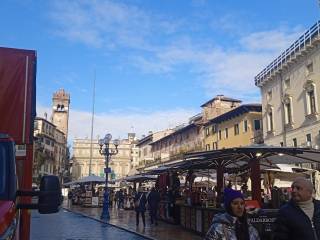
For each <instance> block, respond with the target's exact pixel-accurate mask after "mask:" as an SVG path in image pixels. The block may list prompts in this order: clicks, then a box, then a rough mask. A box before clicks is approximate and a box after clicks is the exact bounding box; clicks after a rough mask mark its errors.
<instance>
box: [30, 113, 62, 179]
mask: <svg viewBox="0 0 320 240" xmlns="http://www.w3.org/2000/svg"><path fill="white" fill-rule="evenodd" d="M34 137H35V139H36V141H35V145H34V162H33V181H34V182H38V180H39V177H41V176H44V175H56V176H59V178H60V180H61V181H62V179H63V174H64V171H65V170H66V169H65V163H66V157H67V141H66V138H65V135H64V133H63V132H62V131H60V130H59V129H57V127H56V126H55V125H54V124H53V123H51V122H49V121H48V120H46V119H45V118H39V117H37V118H36V119H35V122H34Z"/></svg>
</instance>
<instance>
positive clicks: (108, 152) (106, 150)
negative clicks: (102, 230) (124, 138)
mask: <svg viewBox="0 0 320 240" xmlns="http://www.w3.org/2000/svg"><path fill="white" fill-rule="evenodd" d="M111 139H112V135H111V134H110V133H107V134H106V136H105V137H104V138H103V139H99V145H100V149H99V153H100V154H101V155H103V156H104V158H105V166H106V168H105V169H104V172H105V174H106V186H105V188H104V195H103V208H102V213H101V219H104V220H109V219H110V215H109V189H108V174H109V173H111V169H110V168H109V160H110V158H111V156H112V155H115V154H117V153H118V146H119V144H120V141H119V140H118V139H115V140H113V145H114V146H115V149H114V148H112V149H111V148H110V146H109V144H110V142H111Z"/></svg>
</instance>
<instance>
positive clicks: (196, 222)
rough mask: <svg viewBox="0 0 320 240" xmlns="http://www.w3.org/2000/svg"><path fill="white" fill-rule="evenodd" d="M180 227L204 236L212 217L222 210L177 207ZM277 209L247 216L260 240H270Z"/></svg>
mask: <svg viewBox="0 0 320 240" xmlns="http://www.w3.org/2000/svg"><path fill="white" fill-rule="evenodd" d="M178 208H179V210H180V225H181V226H182V227H183V228H185V229H188V230H191V231H193V232H196V233H198V234H200V235H205V234H206V233H207V232H208V230H209V228H210V226H211V223H212V219H213V216H214V215H215V214H217V213H223V212H225V210H224V209H216V208H205V207H200V206H199V207H193V206H188V205H179V206H178ZM277 211H278V210H277V209H261V210H260V211H259V212H258V213H256V214H248V218H249V222H251V223H252V225H254V226H255V227H256V229H257V230H258V232H259V234H260V237H261V239H271V233H272V228H273V223H274V221H275V219H276V214H277Z"/></svg>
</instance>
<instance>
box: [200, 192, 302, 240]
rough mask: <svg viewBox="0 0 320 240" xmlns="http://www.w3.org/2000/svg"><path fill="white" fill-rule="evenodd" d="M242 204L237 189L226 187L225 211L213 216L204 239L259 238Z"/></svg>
mask: <svg viewBox="0 0 320 240" xmlns="http://www.w3.org/2000/svg"><path fill="white" fill-rule="evenodd" d="M244 204H245V203H244V198H243V195H242V194H241V193H240V192H239V191H235V190H233V189H231V188H226V189H225V190H224V207H225V209H226V212H225V213H222V214H216V215H215V216H214V218H213V221H212V225H211V227H210V229H209V231H208V233H207V235H206V236H205V240H226V239H227V240H260V237H259V234H258V231H257V230H256V229H255V228H254V227H253V226H252V225H251V224H249V223H248V220H247V216H246V212H245V207H244ZM305 240H306V239H305Z"/></svg>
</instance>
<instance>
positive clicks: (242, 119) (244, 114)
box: [204, 104, 263, 151]
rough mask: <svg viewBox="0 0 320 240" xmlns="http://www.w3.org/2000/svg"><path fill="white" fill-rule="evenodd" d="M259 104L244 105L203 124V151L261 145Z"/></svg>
mask: <svg viewBox="0 0 320 240" xmlns="http://www.w3.org/2000/svg"><path fill="white" fill-rule="evenodd" d="M261 119H262V116H261V104H244V105H241V106H239V107H236V108H234V109H232V110H230V111H228V112H226V113H224V114H221V115H219V116H217V117H215V118H213V119H211V120H209V121H208V122H206V123H205V124H204V136H205V137H204V142H205V144H204V145H205V150H206V151H209V150H217V149H223V148H231V147H241V146H248V145H251V144H255V143H262V142H263V137H262V122H261Z"/></svg>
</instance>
